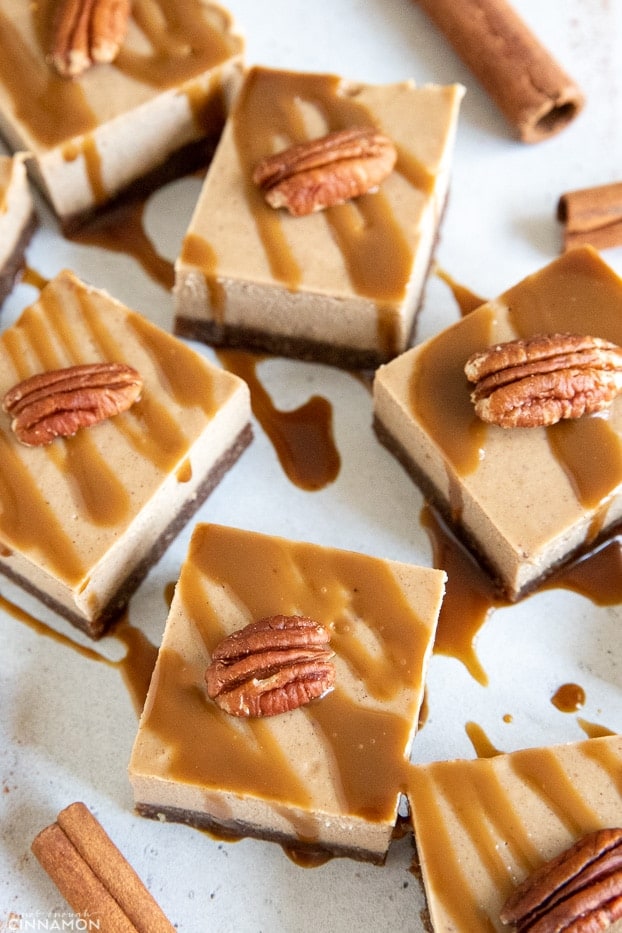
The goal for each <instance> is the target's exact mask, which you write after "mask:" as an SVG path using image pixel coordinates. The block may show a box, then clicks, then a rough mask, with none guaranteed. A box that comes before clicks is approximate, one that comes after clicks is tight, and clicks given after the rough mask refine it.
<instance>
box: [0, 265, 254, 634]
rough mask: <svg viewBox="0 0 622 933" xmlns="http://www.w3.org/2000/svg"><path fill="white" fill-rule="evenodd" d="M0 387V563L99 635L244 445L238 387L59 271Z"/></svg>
mask: <svg viewBox="0 0 622 933" xmlns="http://www.w3.org/2000/svg"><path fill="white" fill-rule="evenodd" d="M0 396H1V397H3V399H4V401H3V407H4V409H5V410H4V411H3V412H0V414H1V415H2V417H1V418H0V446H1V449H2V477H1V482H0V542H1V545H2V546H1V548H0V571H1V572H2V573H4V574H6V575H7V576H8V577H10V578H11V579H12V580H14V581H16V582H17V583H19V584H20V585H21V586H23V587H24V589H26V590H28V591H29V592H32V593H34V594H35V595H36V596H37V597H39V598H40V599H41V600H42V601H43V602H44V603H46V604H47V605H49V606H50V607H51V608H53V609H54V610H55V611H57V612H59V613H60V614H61V615H63V616H65V617H66V618H67V619H69V621H70V622H72V623H73V624H74V625H76V626H78V627H79V628H80V629H82V630H83V631H85V632H87V633H88V634H89V635H91V636H93V637H97V636H99V635H101V634H102V633H103V632H104V630H105V628H106V626H107V624H108V623H109V622H110V621H111V620H112V619H114V618H115V617H116V616H117V615H118V614H119V612H120V611H121V609H122V608H123V606H124V605H125V604H126V602H127V600H128V598H129V596H130V595H131V593H132V592H133V590H134V589H135V588H136V587H137V586H138V584H139V583H140V581H141V580H142V579H143V577H144V576H145V574H146V573H147V571H148V569H149V568H150V566H151V565H152V564H153V563H154V562H155V561H156V560H157V559H158V557H159V556H160V555H161V554H162V553H163V551H164V549H165V548H166V547H167V546H168V544H169V543H170V542H171V540H172V539H173V537H174V536H175V534H176V533H177V532H178V531H179V529H180V528H181V527H182V525H183V524H184V523H185V522H186V520H187V519H188V518H189V517H190V515H192V514H193V513H194V512H195V510H196V509H197V508H198V506H199V505H200V504H201V502H202V501H203V500H204V499H205V497H206V495H207V494H208V493H209V492H210V490H211V489H212V488H213V486H214V485H215V484H216V483H217V482H218V481H219V479H220V478H221V477H222V475H223V474H224V473H225V471H226V470H227V469H228V468H229V467H230V466H231V465H232V463H233V462H234V461H235V460H236V458H237V457H238V456H239V454H240V453H241V451H242V450H243V449H244V447H245V446H246V444H247V443H248V441H249V440H250V435H251V428H250V402H249V393H248V389H247V386H246V384H245V383H244V382H242V380H240V379H238V378H237V377H235V376H232V375H231V374H229V373H226V372H223V371H221V370H220V369H218V368H216V367H214V366H212V365H211V364H210V363H208V362H207V361H206V360H205V359H204V358H203V357H202V356H201V355H199V354H198V353H196V352H195V351H194V350H191V349H190V348H189V347H187V346H186V345H184V344H183V343H182V342H181V341H180V340H178V339H177V338H175V337H173V336H171V335H170V334H167V333H165V332H164V331H162V330H160V329H159V328H158V327H156V326H155V325H153V324H151V323H150V322H149V321H147V320H146V319H145V318H144V317H143V316H142V315H140V314H138V313H137V312H135V311H131V310H129V309H128V308H126V307H125V306H124V305H121V304H120V303H119V302H117V301H115V300H114V299H112V298H111V297H110V296H109V295H107V294H106V293H105V292H101V291H98V290H96V289H94V288H91V287H89V286H87V285H85V284H83V283H82V282H80V281H79V280H78V279H76V277H75V276H74V275H73V274H72V273H70V272H62V273H60V274H59V275H58V276H57V277H56V278H55V279H53V280H52V281H51V282H49V283H48V284H47V285H46V286H45V288H44V289H43V290H42V292H41V294H40V297H39V299H38V300H37V301H36V302H35V303H34V304H33V305H31V306H30V307H29V308H27V309H26V310H25V311H24V312H23V313H22V315H21V317H20V318H19V319H18V321H17V322H16V323H15V324H14V325H13V326H11V327H9V328H8V329H7V330H6V331H5V332H4V333H3V334H2V335H1V336H0ZM116 412H118V413H116ZM108 416H109V417H108Z"/></svg>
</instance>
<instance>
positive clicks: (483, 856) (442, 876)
mask: <svg viewBox="0 0 622 933" xmlns="http://www.w3.org/2000/svg"><path fill="white" fill-rule="evenodd" d="M621 773H622V737H620V736H619V735H613V736H606V737H603V738H593V739H586V740H584V741H580V742H576V743H573V742H570V743H568V744H564V745H555V746H550V747H548V748H529V749H524V750H521V751H517V752H511V753H508V754H503V755H498V756H496V757H494V758H480V759H477V760H456V761H439V762H433V763H431V764H426V765H420V766H416V767H414V768H413V771H412V775H411V779H410V790H409V793H408V798H409V803H410V808H411V817H412V823H413V828H414V833H415V844H416V847H417V855H418V861H419V866H420V869H421V875H422V880H423V884H424V888H425V893H426V898H427V906H428V912H429V919H430V922H431V928H432V929H433V930H434V933H450V931H451V933H453V931H457V930H460V931H463V933H467V931H469V933H470V931H472V933H479V931H481V930H490V931H493V930H498V931H502V930H506V931H507V930H513V929H515V927H514V926H511V927H508V926H505V925H504V924H503V923H502V922H501V919H500V914H501V910H502V907H503V905H504V904H505V902H506V901H507V900H508V898H509V897H510V896H511V895H512V893H513V891H514V890H515V888H516V887H517V886H518V885H519V884H520V883H522V882H523V881H524V879H526V878H527V877H529V876H530V875H532V873H533V872H535V871H536V870H538V869H540V867H541V866H542V865H543V864H544V863H545V862H548V861H549V859H552V858H554V857H557V856H559V855H561V853H564V852H566V850H568V849H569V848H570V847H571V846H572V845H574V844H576V843H577V842H578V841H579V840H580V839H582V838H583V837H585V836H587V835H588V834H590V833H593V832H594V831H596V830H600V829H608V828H613V827H619V826H620V823H621V810H620V774H621ZM592 854H593V855H594V854H595V853H592ZM572 919H577V918H576V917H574V918H573V916H572V914H571V915H569V916H567V917H566V924H564V925H563V929H566V927H567V925H569V923H570V921H571V920H572ZM601 919H603V918H601ZM542 922H543V924H544V923H545V921H544V920H543V921H542ZM605 926H606V924H604V925H603V926H602V927H600V926H599V927H598V929H604V928H605ZM568 928H569V926H568ZM596 928H597V927H593V929H596ZM618 928H619V925H618V924H616V927H615V929H618ZM521 929H522V927H521ZM538 929H540V927H538ZM542 929H547V930H548V929H562V926H555V927H553V926H552V925H551V926H550V927H549V926H544V925H543V926H542ZM573 929H574V928H573ZM576 929H588V926H587V925H586V926H585V927H583V926H581V927H579V926H577V927H576ZM589 929H592V927H589ZM612 929H613V928H612Z"/></svg>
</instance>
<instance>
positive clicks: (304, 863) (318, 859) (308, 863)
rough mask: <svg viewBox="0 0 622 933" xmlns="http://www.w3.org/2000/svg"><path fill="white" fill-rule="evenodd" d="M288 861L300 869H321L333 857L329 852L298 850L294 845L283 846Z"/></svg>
mask: <svg viewBox="0 0 622 933" xmlns="http://www.w3.org/2000/svg"><path fill="white" fill-rule="evenodd" d="M281 848H282V849H283V852H284V853H285V855H286V856H287V857H288V859H289V860H290V861H291V862H293V863H294V865H297V866H298V868H320V867H321V866H322V865H326V863H327V862H330V861H331V859H332V856H331V855H330V853H329V852H320V851H317V852H313V851H308V850H305V849H297V848H296V846H293V845H287V846H286V845H283V846H281Z"/></svg>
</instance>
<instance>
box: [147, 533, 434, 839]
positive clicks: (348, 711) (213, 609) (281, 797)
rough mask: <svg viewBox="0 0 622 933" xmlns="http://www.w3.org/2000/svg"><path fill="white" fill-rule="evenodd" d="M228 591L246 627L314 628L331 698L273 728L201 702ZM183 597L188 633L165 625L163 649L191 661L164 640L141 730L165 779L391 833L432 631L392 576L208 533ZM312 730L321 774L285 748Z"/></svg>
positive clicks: (341, 556)
mask: <svg viewBox="0 0 622 933" xmlns="http://www.w3.org/2000/svg"><path fill="white" fill-rule="evenodd" d="M223 591H226V594H227V604H228V605H229V604H231V605H233V606H235V607H236V608H235V611H236V613H240V614H241V618H243V619H258V618H263V617H264V616H265V615H270V614H273V613H274V612H275V611H278V612H282V613H285V614H287V615H296V614H302V615H308V616H310V617H312V618H314V619H318V620H321V622H322V624H323V625H324V626H325V627H326V628H327V629H329V631H330V634H331V647H332V648H333V649H334V650H335V652H336V658H335V663H336V666H337V677H336V685H335V689H334V691H333V692H332V693H330V694H328V695H327V696H325V697H323V698H322V700H321V701H318V702H312V703H310V704H309V705H308V706H305V707H300V708H299V709H297V710H295V711H293V712H291V713H286V714H284V715H282V716H276V717H273V718H272V719H271V720H269V721H268V720H263V721H261V720H244V721H242V722H239V721H237V720H236V721H235V723H233V724H232V720H231V717H229V716H227V715H226V714H225V713H222V712H221V711H220V710H219V709H218V707H217V706H216V705H215V704H214V703H211V702H210V701H209V699H208V698H207V695H206V692H205V690H204V688H203V674H204V669H205V666H206V663H207V662H208V660H209V657H210V653H211V651H212V650H213V648H214V647H215V646H216V644H218V642H219V641H220V640H221V638H222V637H223V635H225V634H227V632H226V631H225V628H224V626H223V622H222V619H223V615H227V614H229V613H230V610H227V612H225V613H223V607H222V604H221V602H220V599H221V598H222V597H221V594H222V593H223ZM177 595H178V598H179V599H180V603H181V607H182V608H183V615H184V616H186V617H187V618H188V619H189V620H190V622H188V623H185V622H184V621H183V620H182V619H181V618H179V619H178V618H177V617H176V616H175V615H173V617H172V619H171V621H169V625H172V626H182V629H181V632H183V633H184V634H183V636H182V634H181V632H179V631H178V633H177V635H174V636H172V641H171V643H175V644H177V645H181V644H187V645H188V646H190V647H189V650H188V653H187V655H185V656H184V657H181V656H180V654H178V652H177V651H176V650H172V649H171V648H169V647H168V646H167V644H166V640H165V643H164V647H163V650H162V651H161V654H160V659H159V661H158V666H157V668H156V673H155V679H154V684H153V687H152V690H151V696H150V701H149V703H148V708H147V709H146V711H145V715H144V718H143V722H142V724H141V731H146V732H147V733H148V734H150V735H151V737H152V738H153V740H154V741H155V742H156V743H157V744H158V745H161V746H163V747H164V748H165V749H166V755H165V756H164V758H165V759H166V764H165V765H164V772H163V774H162V776H163V777H165V778H166V779H168V780H173V781H177V782H182V783H187V784H199V785H201V786H205V787H206V788H207V789H209V788H210V787H213V788H214V789H219V788H220V789H222V788H226V789H227V790H228V791H231V792H232V793H235V794H250V795H252V796H259V797H263V798H265V799H266V800H274V801H279V802H280V803H281V804H294V805H297V806H300V807H309V806H311V805H312V804H313V803H315V805H316V806H317V805H319V806H324V807H327V806H328V807H329V809H330V808H331V807H335V806H336V805H338V806H339V807H340V808H341V809H343V810H344V812H347V813H351V814H355V815H357V816H360V817H364V818H366V819H369V820H372V821H375V820H377V821H382V820H386V819H392V817H393V814H394V811H395V807H396V801H397V796H398V793H399V789H400V788H401V787H403V786H404V783H405V770H404V769H405V768H406V762H405V760H404V753H405V751H406V748H407V746H408V744H409V737H410V734H411V732H412V725H413V716H415V715H416V709H417V704H418V699H417V693H418V691H419V690H422V683H421V678H422V673H421V667H422V664H423V658H424V656H425V653H426V649H427V646H428V643H429V638H430V629H429V624H427V623H425V622H424V621H422V619H421V618H419V617H418V615H417V612H416V610H415V609H413V607H412V606H411V605H410V604H409V602H408V600H407V598H406V595H405V592H404V589H403V588H402V586H401V585H400V583H399V582H398V579H397V577H396V576H395V575H394V573H393V572H392V570H391V569H390V568H389V567H387V566H386V565H385V564H382V563H381V562H379V561H375V560H373V559H371V558H367V557H365V556H363V555H353V554H349V553H348V552H339V551H334V550H328V551H325V550H323V549H318V548H316V547H314V546H312V545H307V544H304V543H293V542H285V541H281V540H280V539H278V538H276V539H275V538H265V537H264V536H260V535H256V536H255V535H248V534H246V533H240V532H238V531H236V530H235V529H229V528H224V527H216V526H203V527H202V529H201V533H200V534H198V533H197V532H195V535H194V536H193V541H192V543H191V548H190V553H189V555H188V558H187V561H186V563H185V565H184V569H183V572H182V576H181V578H180V581H179V583H178V586H177ZM173 613H174V608H173ZM187 625H190V626H191V628H189V629H188V631H187V634H186V629H185V626H187ZM200 642H201V643H202V644H200ZM309 730H311V732H312V734H313V735H314V737H315V738H314V743H315V744H316V745H317V742H318V740H319V743H320V746H323V752H322V760H323V761H324V764H322V765H319V763H315V764H314V763H313V762H312V761H307V760H305V755H304V752H303V751H302V750H301V751H300V754H299V755H296V753H295V750H294V749H293V748H292V746H293V745H297V744H298V742H299V741H302V739H301V738H300V736H303V735H305V734H307V733H308V731H309ZM198 735H200V736H201V740H200V741H199V742H197V736H198ZM326 762H327V763H328V764H327V765H326ZM149 767H150V768H151V767H153V763H152V762H151V763H150V765H149ZM318 767H320V768H324V767H328V769H329V774H330V779H328V780H327V784H328V785H329V786H328V789H326V788H324V789H322V787H321V784H320V785H319V786H318V781H317V780H314V781H313V782H312V783H311V785H309V783H308V780H306V779H305V773H306V771H307V769H308V768H313V769H317V768H318ZM309 787H312V788H313V790H309V789H308V788H309ZM335 795H336V798H337V799H336V801H335V800H334V797H335ZM312 798H313V799H312ZM331 801H332V802H331ZM305 835H308V832H307V831H305Z"/></svg>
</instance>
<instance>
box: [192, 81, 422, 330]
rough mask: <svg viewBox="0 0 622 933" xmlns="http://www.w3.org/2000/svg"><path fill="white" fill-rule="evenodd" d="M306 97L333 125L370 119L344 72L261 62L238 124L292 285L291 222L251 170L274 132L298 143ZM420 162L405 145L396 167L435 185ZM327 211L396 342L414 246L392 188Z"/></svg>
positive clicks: (253, 204) (360, 289) (297, 272)
mask: <svg viewBox="0 0 622 933" xmlns="http://www.w3.org/2000/svg"><path fill="white" fill-rule="evenodd" d="M301 103H307V104H312V106H313V107H314V108H315V109H316V110H317V112H318V113H319V114H321V116H322V118H323V120H324V123H325V126H326V132H332V131H334V130H339V129H344V128H346V127H348V126H352V125H355V124H368V123H369V122H370V121H371V115H370V114H369V112H368V111H367V109H366V108H365V107H364V106H363V105H362V104H361V103H360V102H359V101H357V100H355V99H354V98H353V97H350V96H348V95H347V94H342V93H341V92H340V89H339V79H338V78H337V77H333V76H320V75H293V74H292V75H288V76H287V80H285V79H284V78H283V76H282V75H279V74H276V75H274V74H271V73H270V72H264V71H262V70H261V69H254V70H253V72H252V74H251V75H250V77H249V78H248V79H247V82H246V84H245V86H244V88H243V90H242V92H241V93H240V96H239V98H238V101H237V104H236V107H235V110H234V113H233V126H234V137H235V143H236V147H237V151H238V156H239V159H240V164H241V167H242V174H243V177H244V179H245V180H246V181H245V196H246V200H247V203H248V205H249V207H250V209H251V212H252V214H253V218H254V222H255V225H256V228H257V230H258V233H259V237H260V239H261V242H262V244H263V248H264V250H265V254H266V256H267V259H268V262H269V265H270V268H271V271H272V274H273V275H274V277H275V278H276V279H277V280H279V281H280V282H283V283H284V284H285V285H286V286H287V288H289V289H291V290H296V289H298V288H299V287H300V284H301V281H302V274H303V273H302V269H301V267H300V265H299V263H298V261H297V260H296V258H295V256H294V254H293V251H292V249H291V247H290V245H289V243H288V240H287V226H286V224H285V223H284V222H283V221H284V218H283V217H282V215H281V214H280V213H279V212H277V211H274V210H272V209H270V208H267V207H266V205H265V203H264V201H263V196H262V194H261V193H260V191H259V190H258V189H257V188H256V186H255V185H254V184H253V182H252V177H251V176H252V169H253V166H254V165H255V163H256V162H257V161H259V159H260V158H262V157H263V156H265V154H266V153H267V152H271V151H272V149H273V140H274V139H275V138H279V139H281V140H289V141H291V143H294V142H297V141H300V140H301V139H304V138H305V129H304V120H303V117H302V111H301ZM414 162H415V160H414V157H412V156H410V157H407V156H406V155H405V154H404V153H403V152H402V153H401V154H399V158H398V164H397V167H396V170H397V171H400V172H402V174H404V175H405V177H407V178H408V179H409V180H410V181H411V183H416V184H418V185H425V189H426V190H428V189H429V187H430V184H431V181H430V176H429V173H427V172H426V170H425V169H424V168H423V166H417V168H415V165H414ZM323 213H324V217H325V220H326V223H327V224H328V225H329V226H330V228H331V230H332V232H333V235H334V237H335V240H336V242H337V244H338V245H339V247H340V250H341V253H342V255H343V258H344V261H345V264H346V267H347V270H348V274H349V277H350V281H351V283H352V286H353V288H354V289H355V291H356V292H357V293H358V294H360V295H365V296H368V297H372V298H374V299H376V300H378V301H379V302H380V303H381V304H383V305H384V306H385V310H384V311H382V312H381V314H380V318H379V328H380V330H381V333H382V335H383V341H384V343H385V344H386V345H387V347H392V346H393V343H394V341H395V340H396V337H395V336H394V334H393V328H394V326H395V325H394V322H393V321H392V316H391V314H390V307H391V306H392V305H393V304H395V303H396V302H398V301H400V300H401V299H402V298H403V296H404V294H405V290H406V285H407V282H408V278H409V273H410V266H411V262H412V247H411V246H410V245H409V244H408V242H407V241H406V238H405V236H404V234H403V232H402V230H401V228H400V226H399V223H398V221H397V218H396V217H395V215H394V213H393V210H392V208H391V206H390V204H389V202H388V200H387V198H386V196H385V195H384V193H383V192H382V189H381V190H380V191H378V192H375V193H374V194H373V195H372V194H370V195H363V196H362V197H361V198H358V199H357V200H356V202H353V203H350V204H346V205H338V206H336V207H333V208H329V209H328V210H326V211H324V212H323ZM210 271H211V269H210V270H208V275H209V274H210Z"/></svg>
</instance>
